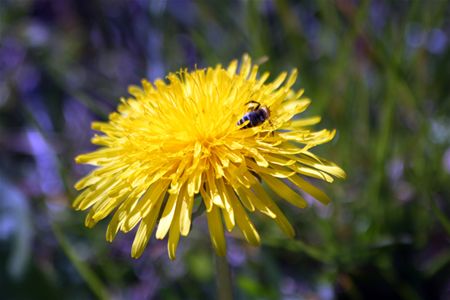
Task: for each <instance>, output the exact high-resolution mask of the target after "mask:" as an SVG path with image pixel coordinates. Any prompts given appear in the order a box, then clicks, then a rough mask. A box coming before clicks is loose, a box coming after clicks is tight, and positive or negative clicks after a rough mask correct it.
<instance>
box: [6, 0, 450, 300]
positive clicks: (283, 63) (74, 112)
mask: <svg viewBox="0 0 450 300" xmlns="http://www.w3.org/2000/svg"><path fill="white" fill-rule="evenodd" d="M449 39H450V4H449V2H448V1H444V0H432V1H419V0H417V1H412V0H411V1H406V0H401V1H383V0H378V1H363V0H336V1H331V0H319V1H312V0H309V1H294V0H260V1H257V0H254V1H251V0H247V1H243V0H242V1H219V0H215V1H210V0H209V1H208V0H201V1H188V0H186V1H183V0H167V1H162V0H161V1H144V0H128V1H119V0H110V1H106V0H105V1H100V0H95V1H76V0H53V1H50V0H36V1H32V0H0V298H1V299H96V298H104V299H202V298H203V299H214V298H215V280H214V278H215V277H214V264H213V251H212V249H211V246H210V242H209V236H208V232H207V227H206V222H205V217H204V216H200V217H198V218H196V220H195V223H194V229H193V230H192V231H191V234H190V235H189V237H188V238H187V239H186V238H185V239H182V240H181V242H180V247H179V250H178V257H177V260H176V261H174V262H171V261H169V259H168V258H167V254H166V242H165V241H156V240H155V239H154V238H152V239H151V242H150V245H149V247H148V248H147V250H146V251H145V252H144V255H143V256H142V258H141V259H139V260H133V259H131V258H130V255H129V253H130V247H131V241H132V239H133V234H128V235H123V234H122V235H119V236H118V238H116V240H115V241H114V242H113V243H112V244H109V243H107V242H106V241H105V237H104V235H105V228H106V224H107V222H106V221H104V222H102V223H101V224H99V225H97V227H95V228H94V229H87V228H85V227H84V226H83V222H84V213H80V212H74V211H73V210H72V209H71V201H72V200H73V199H74V196H75V195H76V192H75V191H74V189H73V184H74V182H75V181H76V180H77V179H79V178H81V177H82V176H83V175H85V174H86V173H87V172H88V171H89V170H90V169H89V167H86V166H77V165H75V163H74V160H73V158H74V156H75V155H77V154H80V153H83V152H86V151H90V150H92V149H94V147H93V146H92V145H90V142H89V140H90V137H91V136H92V134H93V131H92V130H91V129H90V122H91V121H92V120H105V119H106V118H107V115H108V113H109V112H111V111H113V110H114V109H115V107H116V105H117V104H118V101H119V98H120V97H122V96H127V87H128V85H130V84H139V82H140V80H141V79H142V78H149V79H150V80H154V79H156V78H161V77H164V76H165V74H167V72H169V71H176V70H178V69H180V68H182V67H188V68H191V69H192V68H195V66H197V67H198V68H201V67H204V66H210V65H215V64H217V63H222V64H227V63H228V62H229V61H230V60H231V59H233V58H240V57H241V56H242V54H243V53H249V54H250V55H251V56H252V57H253V58H254V59H256V60H260V61H264V60H265V59H266V58H268V60H267V61H266V62H265V63H264V64H262V66H261V68H262V69H263V70H267V71H270V72H271V73H272V74H273V76H275V75H276V74H277V73H278V72H280V71H281V70H286V69H288V70H289V69H292V68H299V70H300V79H299V81H298V82H297V84H296V86H295V87H296V88H300V87H303V88H305V90H306V95H307V96H308V97H310V98H311V99H312V100H313V102H312V104H311V106H310V108H309V110H308V111H307V112H306V113H305V115H306V116H312V115H322V116H323V118H322V120H323V121H322V123H321V124H319V125H317V127H316V128H336V129H337V131H338V135H337V137H336V138H335V139H334V140H333V142H332V143H329V144H327V145H323V146H321V147H319V148H318V149H317V152H318V153H319V154H321V155H323V156H325V157H327V158H329V159H331V160H333V161H336V162H337V163H338V164H340V165H341V166H342V167H343V168H344V169H345V170H346V171H347V174H348V178H347V180H345V181H340V180H338V181H336V183H335V184H332V185H328V184H324V183H319V185H320V186H321V187H322V188H323V189H325V190H326V191H327V193H328V194H329V195H330V196H331V197H332V198H333V203H332V204H330V205H328V206H326V207H324V206H322V205H320V204H319V203H316V202H314V201H311V206H310V207H309V208H308V209H305V210H298V209H294V208H293V207H291V206H289V205H283V204H281V206H282V208H283V210H284V211H285V212H286V214H287V215H288V218H289V219H290V220H291V222H292V223H293V225H294V226H295V228H296V230H297V237H296V239H295V240H288V239H286V238H285V237H284V236H283V235H282V234H281V232H280V231H279V230H278V228H276V226H275V225H274V223H272V222H270V221H269V220H267V219H265V218H259V217H254V220H255V222H256V224H257V227H258V229H259V230H260V233H261V236H262V242H263V245H262V247H260V248H254V247H251V246H249V245H247V244H246V243H245V242H243V241H242V240H240V239H239V238H238V237H237V236H235V235H230V236H229V237H228V245H229V246H228V259H229V261H230V264H231V267H232V271H233V281H234V286H235V291H234V293H235V296H236V299H375V298H376V299H381V298H383V299H450V251H449V234H450V220H449V215H450V202H449V197H450V93H449V90H450V89H449V85H450V72H449V70H450V46H449V43H450V41H449ZM272 78H273V77H272Z"/></svg>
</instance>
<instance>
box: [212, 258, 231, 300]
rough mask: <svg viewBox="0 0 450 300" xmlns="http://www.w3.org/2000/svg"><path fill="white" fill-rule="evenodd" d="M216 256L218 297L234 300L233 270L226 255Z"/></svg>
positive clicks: (220, 299) (221, 299)
mask: <svg viewBox="0 0 450 300" xmlns="http://www.w3.org/2000/svg"><path fill="white" fill-rule="evenodd" d="M215 258H216V280H217V299H218V300H232V299H233V284H232V282H231V271H230V266H229V265H228V261H227V257H226V256H218V255H215Z"/></svg>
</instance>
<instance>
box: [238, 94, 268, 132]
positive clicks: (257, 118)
mask: <svg viewBox="0 0 450 300" xmlns="http://www.w3.org/2000/svg"><path fill="white" fill-rule="evenodd" d="M249 104H251V105H249ZM246 105H248V106H249V111H248V112H247V113H246V114H245V115H244V116H243V117H242V118H241V119H240V120H239V121H238V122H237V125H238V126H240V125H242V124H244V123H245V122H246V121H249V122H248V124H247V125H245V126H244V127H242V128H241V129H245V128H251V127H255V126H258V125H261V124H262V123H264V122H265V121H266V120H267V119H269V117H270V110H269V108H268V107H267V106H262V105H261V103H259V102H256V101H253V100H252V101H249V102H247V103H246Z"/></svg>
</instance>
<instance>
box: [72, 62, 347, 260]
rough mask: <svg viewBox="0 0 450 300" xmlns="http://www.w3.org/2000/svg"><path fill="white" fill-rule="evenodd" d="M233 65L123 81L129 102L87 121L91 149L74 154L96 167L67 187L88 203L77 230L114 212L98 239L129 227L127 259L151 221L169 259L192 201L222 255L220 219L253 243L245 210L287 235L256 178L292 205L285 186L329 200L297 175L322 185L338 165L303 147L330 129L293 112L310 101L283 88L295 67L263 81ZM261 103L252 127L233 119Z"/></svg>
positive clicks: (78, 204)
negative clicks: (133, 83)
mask: <svg viewBox="0 0 450 300" xmlns="http://www.w3.org/2000/svg"><path fill="white" fill-rule="evenodd" d="M237 66H238V62H237V61H232V62H231V63H230V65H229V66H228V67H227V68H223V67H222V66H220V65H218V66H216V67H215V68H207V69H196V70H194V71H192V72H188V71H186V70H181V71H180V72H178V73H176V74H173V73H170V74H169V75H168V76H167V81H163V80H156V81H155V82H154V83H153V84H151V83H149V82H148V81H145V80H144V81H142V86H143V87H142V88H139V87H136V86H132V87H130V89H129V92H130V94H131V95H133V98H130V99H122V100H121V104H120V105H119V107H118V109H117V110H118V111H117V112H113V113H111V114H110V116H109V121H108V122H94V123H93V125H92V128H93V129H95V130H98V131H100V132H102V133H103V134H102V135H95V136H94V137H93V138H92V143H94V144H96V145H99V146H100V148H99V149H98V150H96V151H94V152H91V153H87V154H83V155H80V156H78V157H77V158H76V162H78V163H84V164H90V165H94V166H96V167H97V168H96V169H94V170H93V171H92V172H91V173H90V174H89V175H87V176H86V177H84V178H83V179H81V180H80V181H79V182H78V183H77V184H76V185H75V188H76V189H78V190H82V189H84V191H83V192H82V193H81V194H80V195H79V196H78V197H77V198H76V199H75V201H74V203H73V206H74V208H76V209H77V210H86V209H89V208H90V211H89V213H88V215H87V216H86V221H85V224H86V226H88V227H92V226H94V225H95V224H96V223H97V222H98V221H100V220H102V219H104V218H105V217H107V216H108V215H109V214H111V213H113V212H114V213H113V217H112V219H111V221H110V223H109V225H108V229H107V232H106V239H107V240H108V241H112V240H113V239H114V237H115V235H116V234H117V232H118V231H119V230H120V231H122V232H129V231H130V230H132V229H133V228H134V227H136V226H138V229H137V232H136V236H135V238H134V242H133V245H132V250H131V255H132V257H134V258H137V257H139V256H140V255H141V254H142V252H143V250H144V248H145V247H146V245H147V243H148V241H149V239H150V237H151V235H152V232H153V229H154V228H155V227H156V238H157V239H163V238H164V237H165V236H166V235H167V234H168V253H169V257H170V258H171V259H174V258H175V252H176V248H177V245H178V241H179V239H180V236H187V235H188V234H189V231H190V229H191V223H192V211H193V207H194V206H196V205H198V203H196V202H199V201H202V202H203V203H204V206H205V208H206V217H207V222H208V228H209V232H210V236H211V241H212V244H213V246H214V248H215V250H216V252H217V253H218V254H219V255H224V254H225V252H226V245H225V236H224V224H223V223H222V222H224V223H225V228H226V229H227V230H228V231H232V230H233V228H234V227H235V226H236V225H237V227H238V228H239V229H240V231H241V232H242V234H243V236H244V238H245V239H246V240H247V241H248V242H249V243H250V244H252V245H258V244H259V243H260V237H259V235H258V232H257V231H256V229H255V226H254V225H253V223H252V221H251V220H250V218H249V215H248V212H254V211H259V212H261V213H263V214H265V215H267V216H268V217H269V218H271V219H273V220H274V221H275V222H276V223H277V224H278V225H279V227H280V228H281V230H282V231H283V232H284V233H286V234H287V235H288V236H290V237H292V236H294V229H293V227H292V226H291V224H290V223H289V222H288V220H287V219H286V217H285V215H284V214H283V213H282V212H281V210H280V209H279V207H278V206H277V205H276V203H275V202H274V201H273V200H272V199H271V198H270V197H269V195H268V192H267V191H266V189H265V188H264V187H263V184H265V185H266V186H267V187H268V188H269V189H271V190H272V191H273V192H275V193H276V194H278V195H279V196H280V197H281V198H282V199H284V200H286V201H288V202H289V203H291V204H292V205H294V206H297V207H300V208H304V207H306V205H307V203H306V201H305V200H304V199H303V198H302V196H301V195H300V194H299V193H297V192H296V191H294V190H292V189H291V186H296V187H298V188H300V189H301V190H303V191H304V192H306V193H308V194H309V195H311V196H313V197H314V198H315V199H317V200H319V201H320V202H322V203H325V204H326V203H328V202H329V201H330V199H329V198H328V197H327V196H326V195H325V194H324V193H323V192H322V191H321V190H319V189H317V188H316V187H314V186H313V185H311V184H310V183H309V182H308V181H306V180H305V179H304V177H314V178H318V179H322V180H325V181H328V182H332V181H333V177H332V176H336V177H344V176H345V173H344V171H343V170H342V169H341V168H339V167H338V166H336V165H335V164H333V163H331V162H329V161H326V160H324V159H322V158H319V157H317V156H316V155H314V154H313V153H311V152H310V150H311V148H313V147H314V146H317V145H319V144H323V143H326V142H328V141H330V140H331V139H332V138H333V137H334V135H335V131H334V130H333V131H329V130H320V131H311V130H310V129H308V126H310V125H313V124H315V123H318V122H319V121H320V118H318V117H312V118H304V119H296V118H294V117H295V116H296V115H298V114H300V113H301V112H303V111H304V110H305V109H306V108H307V107H308V105H309V103H310V100H308V99H306V98H302V95H303V90H299V91H294V90H293V89H292V85H293V84H294V83H295V80H296V77H297V71H296V70H294V71H292V72H291V74H290V75H289V76H287V73H282V74H280V75H279V76H278V77H277V78H276V79H275V80H274V81H273V82H270V83H266V81H267V79H268V77H269V73H263V74H262V75H261V76H258V66H257V65H252V63H251V60H250V58H249V57H248V56H246V55H245V56H244V57H243V61H242V63H241V66H240V68H239V70H238V68H237ZM255 104H256V106H255ZM261 109H263V110H264V114H263V116H262V118H260V119H259V120H258V121H257V122H256V123H255V122H253V123H252V122H251V121H252V120H251V118H250V122H249V120H248V119H249V118H243V117H244V116H247V117H249V116H250V115H249V113H251V112H252V111H253V112H256V111H258V110H259V112H261ZM250 117H251V116H250ZM260 117H261V116H260ZM197 195H200V196H201V197H196V196H197ZM222 220H223V221H222ZM156 224H157V225H156Z"/></svg>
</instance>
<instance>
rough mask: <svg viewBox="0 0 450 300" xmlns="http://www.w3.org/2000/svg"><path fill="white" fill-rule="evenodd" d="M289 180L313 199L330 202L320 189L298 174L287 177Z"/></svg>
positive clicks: (324, 202)
mask: <svg viewBox="0 0 450 300" xmlns="http://www.w3.org/2000/svg"><path fill="white" fill-rule="evenodd" d="M289 180H290V181H291V182H292V183H294V184H295V185H296V186H298V187H299V188H300V189H301V190H303V191H305V192H307V193H308V194H310V195H311V196H313V197H314V198H315V199H317V200H319V201H320V202H322V203H323V204H328V203H330V201H331V200H330V198H329V197H328V196H327V195H326V194H325V193H324V192H322V191H321V190H319V189H318V188H316V187H315V186H313V185H312V184H311V183H309V182H308V181H306V180H304V179H303V178H301V177H300V176H292V177H289Z"/></svg>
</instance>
